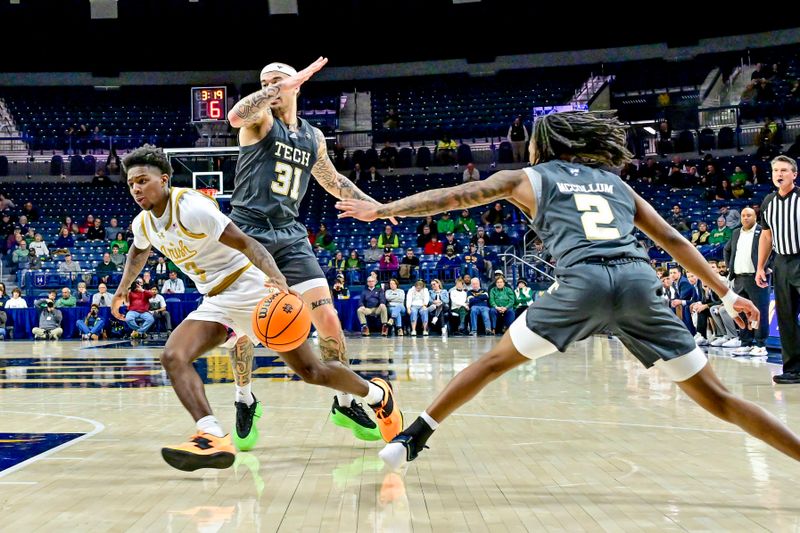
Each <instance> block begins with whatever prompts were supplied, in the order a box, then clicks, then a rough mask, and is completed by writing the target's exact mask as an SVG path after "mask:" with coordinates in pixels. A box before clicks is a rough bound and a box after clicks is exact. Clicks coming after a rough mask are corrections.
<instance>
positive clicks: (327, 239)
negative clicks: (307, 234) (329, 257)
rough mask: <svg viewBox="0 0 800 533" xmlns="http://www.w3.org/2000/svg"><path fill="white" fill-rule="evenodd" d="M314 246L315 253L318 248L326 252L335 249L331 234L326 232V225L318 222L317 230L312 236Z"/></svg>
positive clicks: (318, 250)
mask: <svg viewBox="0 0 800 533" xmlns="http://www.w3.org/2000/svg"><path fill="white" fill-rule="evenodd" d="M314 248H315V250H316V252H317V253H319V252H320V250H325V251H327V252H335V251H336V243H335V242H334V240H333V236H332V235H330V234H328V226H326V225H325V224H323V223H320V225H319V231H318V232H317V236H316V237H315V238H314Z"/></svg>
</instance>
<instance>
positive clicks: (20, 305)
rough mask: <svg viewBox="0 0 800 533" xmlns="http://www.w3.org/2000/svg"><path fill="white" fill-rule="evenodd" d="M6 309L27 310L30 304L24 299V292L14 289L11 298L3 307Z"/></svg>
mask: <svg viewBox="0 0 800 533" xmlns="http://www.w3.org/2000/svg"><path fill="white" fill-rule="evenodd" d="M3 307H5V308H6V309H27V308H28V302H26V301H25V298H23V297H22V291H21V290H19V288H18V287H14V289H13V290H12V291H11V298H9V300H8V301H7V302H6V303H5V305H4V306H3Z"/></svg>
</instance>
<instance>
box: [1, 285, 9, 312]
mask: <svg viewBox="0 0 800 533" xmlns="http://www.w3.org/2000/svg"><path fill="white" fill-rule="evenodd" d="M9 300H10V298H9V297H8V294H6V286H5V284H0V309H2V308H3V307H4V306H5V305H6V302H8V301H9Z"/></svg>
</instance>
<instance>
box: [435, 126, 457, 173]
mask: <svg viewBox="0 0 800 533" xmlns="http://www.w3.org/2000/svg"><path fill="white" fill-rule="evenodd" d="M457 149H458V145H457V144H456V142H455V141H454V140H452V139H451V138H450V134H449V133H447V132H446V131H445V132H442V137H441V138H440V139H439V141H438V142H437V143H436V161H437V162H438V163H439V164H442V165H452V164H453V163H455V162H456V150H457Z"/></svg>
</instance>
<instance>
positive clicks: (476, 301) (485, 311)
mask: <svg viewBox="0 0 800 533" xmlns="http://www.w3.org/2000/svg"><path fill="white" fill-rule="evenodd" d="M467 305H469V323H470V328H471V329H472V331H471V333H470V334H471V335H472V336H473V337H475V336H476V335H477V334H478V315H480V316H481V317H482V318H483V328H484V329H485V330H486V334H487V335H494V325H493V324H492V318H491V316H492V314H491V313H490V308H489V293H488V292H486V290H485V289H484V288H482V287H481V280H479V279H478V278H472V280H471V281H470V289H469V291H467Z"/></svg>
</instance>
